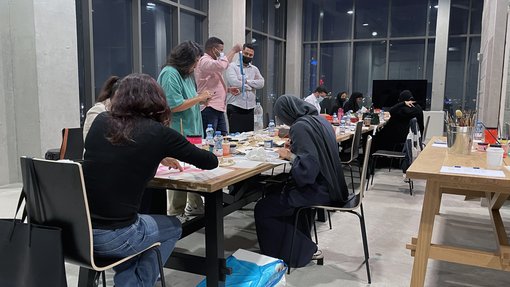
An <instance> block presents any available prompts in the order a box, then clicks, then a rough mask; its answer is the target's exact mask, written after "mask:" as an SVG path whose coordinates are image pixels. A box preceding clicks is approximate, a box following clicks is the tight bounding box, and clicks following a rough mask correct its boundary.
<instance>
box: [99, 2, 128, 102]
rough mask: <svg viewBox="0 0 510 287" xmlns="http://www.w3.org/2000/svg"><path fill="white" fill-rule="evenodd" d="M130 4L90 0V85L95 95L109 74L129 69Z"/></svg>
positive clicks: (122, 74) (123, 74)
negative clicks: (92, 73) (91, 69)
mask: <svg viewBox="0 0 510 287" xmlns="http://www.w3.org/2000/svg"><path fill="white" fill-rule="evenodd" d="M131 7H132V3H131V1H129V0H93V1H92V23H93V31H94V85H95V94H96V95H97V94H99V91H100V89H101V87H102V86H103V83H104V81H105V80H106V79H107V78H108V77H109V76H111V75H117V76H120V77H123V76H125V75H128V74H130V73H132V71H133V48H132V47H133V32H132V29H131V27H132V16H133V13H132V9H131Z"/></svg>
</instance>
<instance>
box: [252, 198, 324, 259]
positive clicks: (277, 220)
mask: <svg viewBox="0 0 510 287" xmlns="http://www.w3.org/2000/svg"><path fill="white" fill-rule="evenodd" d="M280 195H281V193H280V192H269V193H268V194H267V196H266V197H265V198H263V199H261V200H259V202H258V203H257V205H256V206H255V226H256V228H257V238H258V241H259V246H260V251H261V252H262V254H265V255H268V256H271V257H275V258H281V259H282V260H283V261H285V263H287V264H288V265H289V266H291V267H303V266H305V265H307V264H308V263H309V262H310V261H311V260H312V255H313V254H314V253H315V252H316V251H317V245H316V244H315V242H313V240H312V239H311V236H310V230H311V222H310V221H309V220H307V219H308V218H310V214H309V213H307V212H301V214H300V218H299V226H298V228H297V232H296V236H295V237H294V250H293V253H294V254H293V256H292V262H290V244H291V241H292V233H293V232H294V218H295V211H296V210H297V209H296V208H295V207H292V206H290V205H288V204H287V203H285V202H286V200H280ZM301 216H303V217H301ZM305 217H306V218H305Z"/></svg>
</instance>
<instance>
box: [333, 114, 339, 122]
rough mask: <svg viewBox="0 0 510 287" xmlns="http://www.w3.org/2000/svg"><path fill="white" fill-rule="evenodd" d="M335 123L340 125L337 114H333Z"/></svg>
mask: <svg viewBox="0 0 510 287" xmlns="http://www.w3.org/2000/svg"><path fill="white" fill-rule="evenodd" d="M333 123H334V124H338V116H337V115H336V113H334V114H333Z"/></svg>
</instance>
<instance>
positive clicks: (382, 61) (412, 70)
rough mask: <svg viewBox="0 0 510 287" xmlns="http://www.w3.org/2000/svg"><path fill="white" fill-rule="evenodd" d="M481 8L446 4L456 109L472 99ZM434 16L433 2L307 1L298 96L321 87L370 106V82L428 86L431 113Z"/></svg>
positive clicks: (464, 1)
mask: <svg viewBox="0 0 510 287" xmlns="http://www.w3.org/2000/svg"><path fill="white" fill-rule="evenodd" d="M482 9H483V0H452V3H451V16H450V29H449V33H450V43H451V45H449V47H450V48H449V52H448V63H445V64H447V70H448V71H447V79H446V90H447V94H450V95H456V96H455V97H456V98H455V100H454V101H455V102H457V105H458V104H461V105H471V104H472V103H473V100H472V99H473V98H476V86H477V82H478V81H477V76H478V74H477V71H478V68H477V65H478V63H477V61H476V54H477V53H478V51H479V49H480V48H479V47H480V34H479V33H480V30H481V15H482ZM437 10H438V0H378V1H372V0H347V1H332V0H325V1H312V0H304V1H303V95H301V96H303V97H304V96H306V95H308V94H310V93H311V92H312V91H313V89H315V87H316V86H317V85H320V84H323V85H325V86H326V88H328V89H330V90H331V91H332V93H333V94H336V93H338V92H340V91H342V90H347V91H349V94H351V93H352V92H354V91H357V92H361V93H363V94H364V95H365V105H367V106H368V105H369V104H370V103H371V98H372V81H373V80H385V79H388V80H394V79H405V80H413V79H417V80H419V79H426V80H427V82H428V88H427V101H426V102H427V107H426V108H428V107H430V102H431V100H430V96H431V89H432V77H433V67H434V49H435V43H436V41H435V35H436V21H437ZM459 89H460V90H459ZM449 98H453V97H452V96H450V97H449ZM445 102H447V101H445ZM468 103H470V104H468ZM450 105H451V103H450Z"/></svg>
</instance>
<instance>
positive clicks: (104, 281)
mask: <svg viewBox="0 0 510 287" xmlns="http://www.w3.org/2000/svg"><path fill="white" fill-rule="evenodd" d="M105 273H106V272H105V271H103V272H101V277H102V278H103V287H106V275H105Z"/></svg>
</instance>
